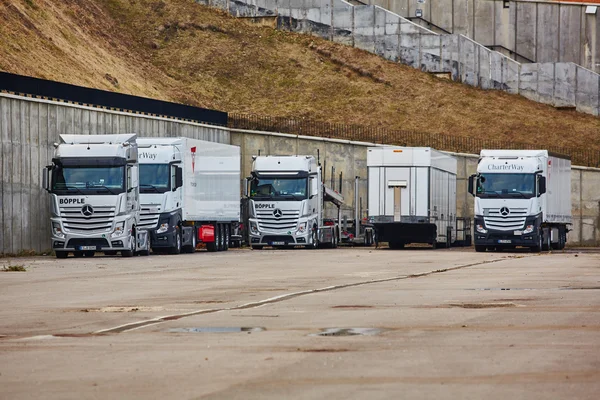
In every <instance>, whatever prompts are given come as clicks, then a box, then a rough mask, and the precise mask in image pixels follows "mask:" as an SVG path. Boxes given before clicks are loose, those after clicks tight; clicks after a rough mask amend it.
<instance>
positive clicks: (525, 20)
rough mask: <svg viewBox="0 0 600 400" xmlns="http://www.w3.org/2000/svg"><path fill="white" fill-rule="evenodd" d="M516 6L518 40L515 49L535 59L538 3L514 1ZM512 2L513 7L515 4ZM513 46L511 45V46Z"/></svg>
mask: <svg viewBox="0 0 600 400" xmlns="http://www.w3.org/2000/svg"><path fill="white" fill-rule="evenodd" d="M513 4H514V6H515V8H516V40H515V47H514V50H515V51H516V52H517V53H519V54H520V55H522V56H524V57H527V58H529V59H530V60H534V61H535V57H536V54H535V40H536V35H537V33H536V29H537V26H536V18H537V11H536V7H537V5H536V3H523V2H517V3H513ZM513 4H511V7H512V6H513ZM509 48H511V47H509Z"/></svg>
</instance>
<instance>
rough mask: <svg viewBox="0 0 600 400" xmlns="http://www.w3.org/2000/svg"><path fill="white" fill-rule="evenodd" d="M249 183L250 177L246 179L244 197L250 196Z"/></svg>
mask: <svg viewBox="0 0 600 400" xmlns="http://www.w3.org/2000/svg"><path fill="white" fill-rule="evenodd" d="M249 183H250V178H245V179H244V190H243V194H244V197H248V184H249Z"/></svg>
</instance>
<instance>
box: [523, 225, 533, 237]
mask: <svg viewBox="0 0 600 400" xmlns="http://www.w3.org/2000/svg"><path fill="white" fill-rule="evenodd" d="M534 229H535V225H527V226H526V227H525V230H524V231H523V234H524V235H527V234H528V233H531V232H533V230H534Z"/></svg>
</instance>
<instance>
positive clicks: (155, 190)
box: [137, 137, 241, 254]
mask: <svg viewBox="0 0 600 400" xmlns="http://www.w3.org/2000/svg"><path fill="white" fill-rule="evenodd" d="M137 143H138V146H139V153H140V156H139V157H140V193H141V194H140V198H141V204H142V212H141V221H140V228H142V229H147V230H148V232H149V234H150V243H151V247H152V251H153V252H154V253H162V252H169V253H171V254H178V253H181V252H184V253H192V252H194V251H195V249H196V245H197V244H198V243H200V242H202V243H205V244H206V248H207V249H208V251H225V250H227V249H228V248H229V246H230V245H231V244H235V243H238V242H239V241H240V240H241V236H239V235H238V228H239V222H240V148H239V147H238V146H231V145H228V144H222V143H215V142H208V141H203V140H196V139H190V138H185V137H176V138H140V139H138V141H137Z"/></svg>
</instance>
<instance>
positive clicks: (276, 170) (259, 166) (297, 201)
mask: <svg viewBox="0 0 600 400" xmlns="http://www.w3.org/2000/svg"><path fill="white" fill-rule="evenodd" d="M247 181H248V184H247V186H246V190H247V194H248V203H247V207H248V214H249V218H248V225H249V229H248V230H249V235H248V236H249V239H248V240H249V243H250V246H251V247H252V249H262V248H263V247H264V246H273V247H276V248H279V247H281V248H283V247H294V246H304V247H310V248H317V247H319V246H321V245H325V246H328V247H337V245H338V243H339V239H340V229H339V226H338V223H337V222H336V220H335V219H325V217H324V206H325V204H324V202H325V201H329V202H331V203H333V204H334V205H336V206H337V221H339V220H340V206H341V205H342V204H343V198H342V196H341V195H340V194H339V193H337V192H335V191H333V190H331V189H329V188H327V187H326V186H325V185H324V184H323V181H322V176H321V166H320V165H319V163H318V161H317V160H316V159H315V157H313V156H258V157H254V160H253V162H252V171H251V177H249V178H248V179H247ZM248 186H249V188H248Z"/></svg>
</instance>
